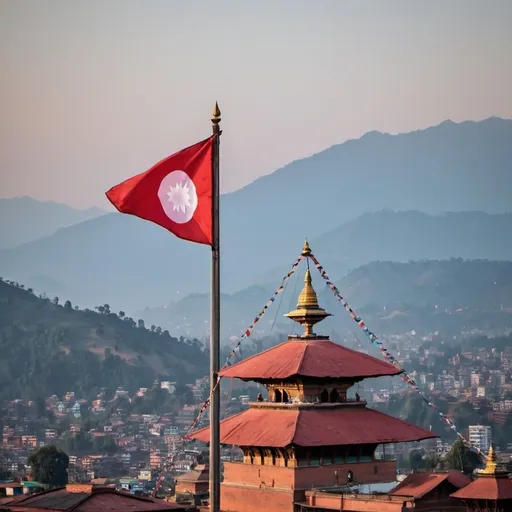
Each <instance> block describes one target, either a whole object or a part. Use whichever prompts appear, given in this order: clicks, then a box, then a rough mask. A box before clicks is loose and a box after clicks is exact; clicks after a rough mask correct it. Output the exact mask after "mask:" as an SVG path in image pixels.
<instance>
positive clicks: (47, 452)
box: [27, 444, 69, 487]
mask: <svg viewBox="0 0 512 512" xmlns="http://www.w3.org/2000/svg"><path fill="white" fill-rule="evenodd" d="M27 462H28V464H29V465H30V467H31V468H32V477H33V478H34V480H35V481H36V482H40V483H42V484H48V485H50V486H51V487H62V486H64V485H66V484H67V483H68V466H69V457H68V456H67V455H66V454H65V453H64V452H63V451H62V450H59V449H58V448H57V447H56V446H55V445H53V444H50V445H48V446H43V447H41V448H39V449H38V450H36V451H34V452H32V453H31V454H30V457H29V458H28V461H27Z"/></svg>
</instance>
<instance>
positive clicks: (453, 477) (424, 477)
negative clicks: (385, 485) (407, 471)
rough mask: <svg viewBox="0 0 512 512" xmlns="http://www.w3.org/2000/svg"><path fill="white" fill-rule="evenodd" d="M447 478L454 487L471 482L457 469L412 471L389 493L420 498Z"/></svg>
mask: <svg viewBox="0 0 512 512" xmlns="http://www.w3.org/2000/svg"><path fill="white" fill-rule="evenodd" d="M445 480H447V481H448V482H450V483H451V484H452V485H453V486H454V487H457V488H461V487H464V486H465V485H468V484H469V483H470V482H471V478H469V476H466V475H463V474H462V473H460V472H458V471H450V472H449V473H413V474H412V475H408V476H407V478H406V479H405V480H403V481H402V482H400V483H399V484H398V485H397V486H396V487H395V488H394V489H392V490H391V491H390V492H389V494H390V495H391V496H407V497H411V498H421V497H423V496H425V494H428V493H429V492H430V491H432V490H433V489H435V488H436V487H437V486H438V485H440V484H441V482H444V481H445Z"/></svg>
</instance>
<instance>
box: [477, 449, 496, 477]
mask: <svg viewBox="0 0 512 512" xmlns="http://www.w3.org/2000/svg"><path fill="white" fill-rule="evenodd" d="M497 467H498V463H497V462H496V454H495V453H494V448H493V447H492V444H491V447H490V448H489V455H487V462H486V464H485V468H484V469H482V471H481V472H480V474H481V475H495V474H496V469H497Z"/></svg>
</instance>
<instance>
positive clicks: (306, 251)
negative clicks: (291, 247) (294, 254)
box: [302, 238, 311, 257]
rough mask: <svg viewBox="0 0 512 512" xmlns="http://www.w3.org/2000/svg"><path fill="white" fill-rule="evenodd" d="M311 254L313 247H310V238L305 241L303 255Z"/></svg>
mask: <svg viewBox="0 0 512 512" xmlns="http://www.w3.org/2000/svg"><path fill="white" fill-rule="evenodd" d="M310 254H311V249H310V248H309V244H308V239H307V238H306V241H305V242H304V247H303V248H302V256H306V257H307V256H309V255H310Z"/></svg>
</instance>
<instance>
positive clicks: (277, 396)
mask: <svg viewBox="0 0 512 512" xmlns="http://www.w3.org/2000/svg"><path fill="white" fill-rule="evenodd" d="M274 397H275V398H274V401H275V402H276V403H278V404H279V403H281V402H282V401H283V397H282V395H281V391H280V390H279V389H276V390H275V391H274Z"/></svg>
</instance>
